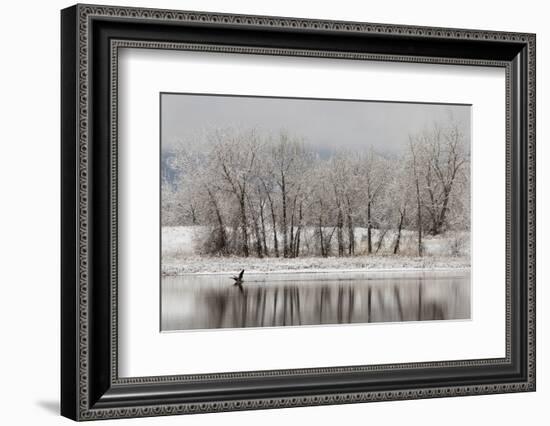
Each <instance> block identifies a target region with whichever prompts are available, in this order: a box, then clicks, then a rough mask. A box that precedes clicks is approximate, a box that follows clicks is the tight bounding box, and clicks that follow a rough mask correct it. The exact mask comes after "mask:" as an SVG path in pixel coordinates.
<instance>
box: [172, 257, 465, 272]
mask: <svg viewBox="0 0 550 426" xmlns="http://www.w3.org/2000/svg"><path fill="white" fill-rule="evenodd" d="M242 269H245V270H246V272H247V273H250V274H252V273H255V274H263V273H269V272H276V273H313V272H315V273H335V272H350V273H351V272H355V273H357V272H371V273H391V272H398V273H407V272H415V273H418V272H444V271H457V272H458V271H467V270H469V269H470V264H469V262H468V261H467V260H466V259H463V258H453V257H438V258H434V257H429V258H428V257H424V258H410V257H402V258H401V257H399V258H395V257H389V256H358V257H328V258H318V257H309V258H294V259H285V258H264V259H259V258H246V259H245V258H237V257H235V258H219V257H198V256H197V257H195V256H193V257H190V258H188V259H181V258H179V259H170V258H168V259H164V260H163V265H162V275H163V276H177V275H185V274H192V273H193V274H228V273H229V274H231V273H237V272H238V271H240V270H242Z"/></svg>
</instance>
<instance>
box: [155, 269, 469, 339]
mask: <svg viewBox="0 0 550 426" xmlns="http://www.w3.org/2000/svg"><path fill="white" fill-rule="evenodd" d="M279 275H280V274H279ZM310 275H311V274H310ZM167 278H168V280H167ZM170 278H172V280H170ZM181 278H182V277H164V278H163V289H162V330H163V331H168V330H187V329H210V328H240V327H280V326H299V325H318V324H344V323H370V322H398V321H428V320H449V319H468V318H469V317H470V278H469V273H455V274H454V275H449V274H444V275H442V276H439V275H437V274H432V275H429V276H426V274H421V275H418V276H410V275H409V276H398V277H396V276H392V277H391V278H384V277H382V278H376V279H364V278H363V279H361V278H356V277H348V278H347V279H338V278H330V277H329V278H327V279H314V280H313V279H311V276H309V279H310V280H309V281H307V280H300V281H289V280H280V281H277V280H273V281H272V280H271V278H272V277H271V276H270V281H254V280H251V281H248V282H245V284H244V285H243V288H242V289H239V288H236V287H235V286H232V285H230V283H229V282H227V280H224V278H226V277H215V278H214V277H209V276H202V277H200V278H198V282H197V277H194V278H193V280H194V281H193V282H191V283H190V282H182V280H181ZM187 281H189V278H188V280H187Z"/></svg>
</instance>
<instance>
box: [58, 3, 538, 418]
mask: <svg viewBox="0 0 550 426" xmlns="http://www.w3.org/2000/svg"><path fill="white" fill-rule="evenodd" d="M61 30H62V31H61V51H62V75H61V81H62V93H61V100H62V120H61V134H62V140H61V160H62V173H61V182H62V183H61V191H62V217H61V222H62V235H61V241H62V253H61V254H62V269H61V270H62V282H61V309H62V311H61V320H62V328H61V367H62V368H61V413H62V415H64V416H66V417H69V418H71V419H73V420H93V419H106V418H123V417H141V416H160V415H171V414H189V413H206V412H218V411H231V410H249V409H265V408H280V407H293V406H309V405H322V404H345V403H357V402H369V401H384V400H402V399H416V398H436V397H445V396H465V395H479V394H491V393H505V392H523V391H534V390H535V35H534V34H523V33H510V32H494V31H479V30H463V29H449V28H431V27H414V26H402V25H386V24H369V23H359V22H335V21H322V20H308V19H294V18H279V17H264V16H243V15H228V14H215V13H202V12H183V11H169V10H154V9H137V8H126V7H106V6H96V5H76V6H73V7H70V8H67V9H64V10H63V11H62V13H61ZM123 47H133V48H147V49H168V50H171V49H175V50H182V49H183V50H196V51H208V52H228V53H239V54H247V53H253V54H260V55H273V56H301V57H316V58H332V59H353V60H369V61H381V60H383V61H394V62H415V63H428V64H453V65H464V66H469V65H483V66H492V67H500V68H504V69H505V72H506V127H507V128H506V151H507V153H506V163H507V164H506V206H507V211H506V229H505V230H504V229H503V232H506V245H507V247H506V356H505V357H504V358H495V359H474V360H459V361H441V362H426V363H407V364H382V365H379V364H377V365H358V366H357V365H356V366H329V365H327V366H326V367H323V368H311V369H300V370H270V371H252V372H240V373H229V372H228V373H223V372H222V373H217V374H204V375H175V376H156V377H132V378H127V377H126V378H121V377H119V375H118V352H117V349H118V322H117V306H118V305H117V304H118V299H117V258H118V252H117V250H118V243H117V232H118V222H117V202H118V187H117V178H118V176H117V161H118V156H117V155H118V153H117V125H116V123H117V113H118V111H117V105H118V104H117V87H118V76H117V70H118V68H117V63H118V62H117V61H118V49H120V48H123ZM488 167H490V165H488ZM489 170H490V169H489ZM152 285H156V284H154V283H153V284H152Z"/></svg>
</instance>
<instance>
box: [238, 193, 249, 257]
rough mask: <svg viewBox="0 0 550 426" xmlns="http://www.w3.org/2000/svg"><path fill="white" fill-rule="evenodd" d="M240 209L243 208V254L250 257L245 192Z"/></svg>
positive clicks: (242, 195) (240, 201)
mask: <svg viewBox="0 0 550 426" xmlns="http://www.w3.org/2000/svg"><path fill="white" fill-rule="evenodd" d="M239 203H240V207H241V233H242V239H243V240H242V244H241V247H242V252H243V255H244V257H248V255H249V252H248V223H247V220H246V206H245V203H244V192H243V193H242V194H241V197H240V200H239Z"/></svg>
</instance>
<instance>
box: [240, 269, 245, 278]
mask: <svg viewBox="0 0 550 426" xmlns="http://www.w3.org/2000/svg"><path fill="white" fill-rule="evenodd" d="M243 275H244V269H243V270H242V271H241V273H240V274H239V279H240V280H242V279H243Z"/></svg>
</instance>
